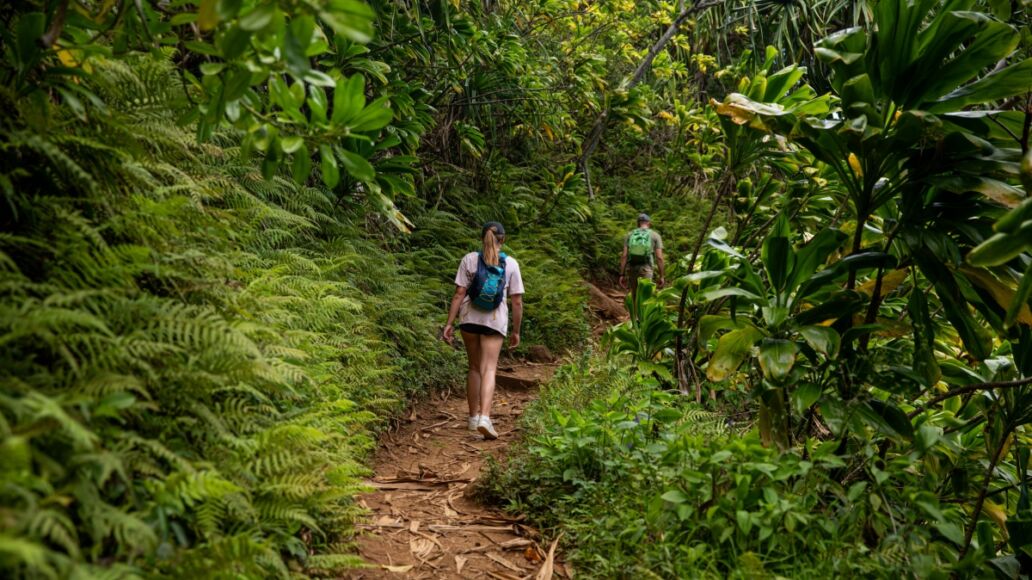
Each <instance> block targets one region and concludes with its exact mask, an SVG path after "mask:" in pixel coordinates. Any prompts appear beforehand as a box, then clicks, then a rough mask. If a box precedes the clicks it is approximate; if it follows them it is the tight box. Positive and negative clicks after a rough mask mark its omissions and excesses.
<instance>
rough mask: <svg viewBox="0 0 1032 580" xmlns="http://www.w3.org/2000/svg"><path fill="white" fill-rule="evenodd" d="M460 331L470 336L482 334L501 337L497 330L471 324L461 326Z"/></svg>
mask: <svg viewBox="0 0 1032 580" xmlns="http://www.w3.org/2000/svg"><path fill="white" fill-rule="evenodd" d="M459 330H461V331H463V332H468V333H470V334H482V335H484V336H501V335H502V333H500V332H498V331H497V330H495V329H493V328H490V327H488V326H484V325H483V324H471V323H469V322H467V323H465V324H460V325H459Z"/></svg>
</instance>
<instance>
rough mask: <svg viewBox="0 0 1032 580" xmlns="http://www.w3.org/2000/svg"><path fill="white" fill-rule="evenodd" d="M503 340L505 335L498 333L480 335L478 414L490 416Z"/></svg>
mask: <svg viewBox="0 0 1032 580" xmlns="http://www.w3.org/2000/svg"><path fill="white" fill-rule="evenodd" d="M504 341H505V337H504V336H502V335H500V334H494V335H491V336H481V337H480V414H481V415H483V416H485V417H489V416H491V400H492V399H493V398H494V391H495V374H496V373H497V372H498V354H499V353H501V352H502V343H503V342H504Z"/></svg>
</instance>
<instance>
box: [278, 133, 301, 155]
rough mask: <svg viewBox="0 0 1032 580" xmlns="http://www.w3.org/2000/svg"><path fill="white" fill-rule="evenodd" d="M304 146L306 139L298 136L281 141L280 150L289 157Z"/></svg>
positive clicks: (291, 136) (284, 138)
mask: <svg viewBox="0 0 1032 580" xmlns="http://www.w3.org/2000/svg"><path fill="white" fill-rule="evenodd" d="M304 144H305V140H304V138H303V137H301V136H298V135H290V136H288V137H283V138H282V139H281V140H280V148H281V149H282V150H283V152H284V153H286V154H288V155H289V154H291V153H294V152H295V151H297V150H298V149H300V148H301V146H302V145H304Z"/></svg>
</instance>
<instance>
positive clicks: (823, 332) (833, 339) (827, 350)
mask: <svg viewBox="0 0 1032 580" xmlns="http://www.w3.org/2000/svg"><path fill="white" fill-rule="evenodd" d="M799 334H800V335H801V336H802V337H803V340H805V341H806V344H808V345H810V348H812V349H814V350H815V351H817V352H819V353H821V354H823V355H824V356H826V357H828V358H831V359H834V358H835V357H837V356H838V351H839V344H840V342H841V337H839V333H838V331H836V330H835V329H834V328H831V327H830V326H814V325H811V326H803V327H801V328H800V329H799Z"/></svg>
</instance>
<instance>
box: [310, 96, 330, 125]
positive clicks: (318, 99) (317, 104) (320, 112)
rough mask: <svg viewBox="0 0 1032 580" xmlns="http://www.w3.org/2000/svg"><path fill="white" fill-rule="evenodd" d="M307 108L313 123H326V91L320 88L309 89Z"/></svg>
mask: <svg viewBox="0 0 1032 580" xmlns="http://www.w3.org/2000/svg"><path fill="white" fill-rule="evenodd" d="M308 108H309V109H311V111H312V122H313V123H317V124H323V123H326V111H327V102H326V91H325V90H324V89H323V88H322V87H309V89H308Z"/></svg>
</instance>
